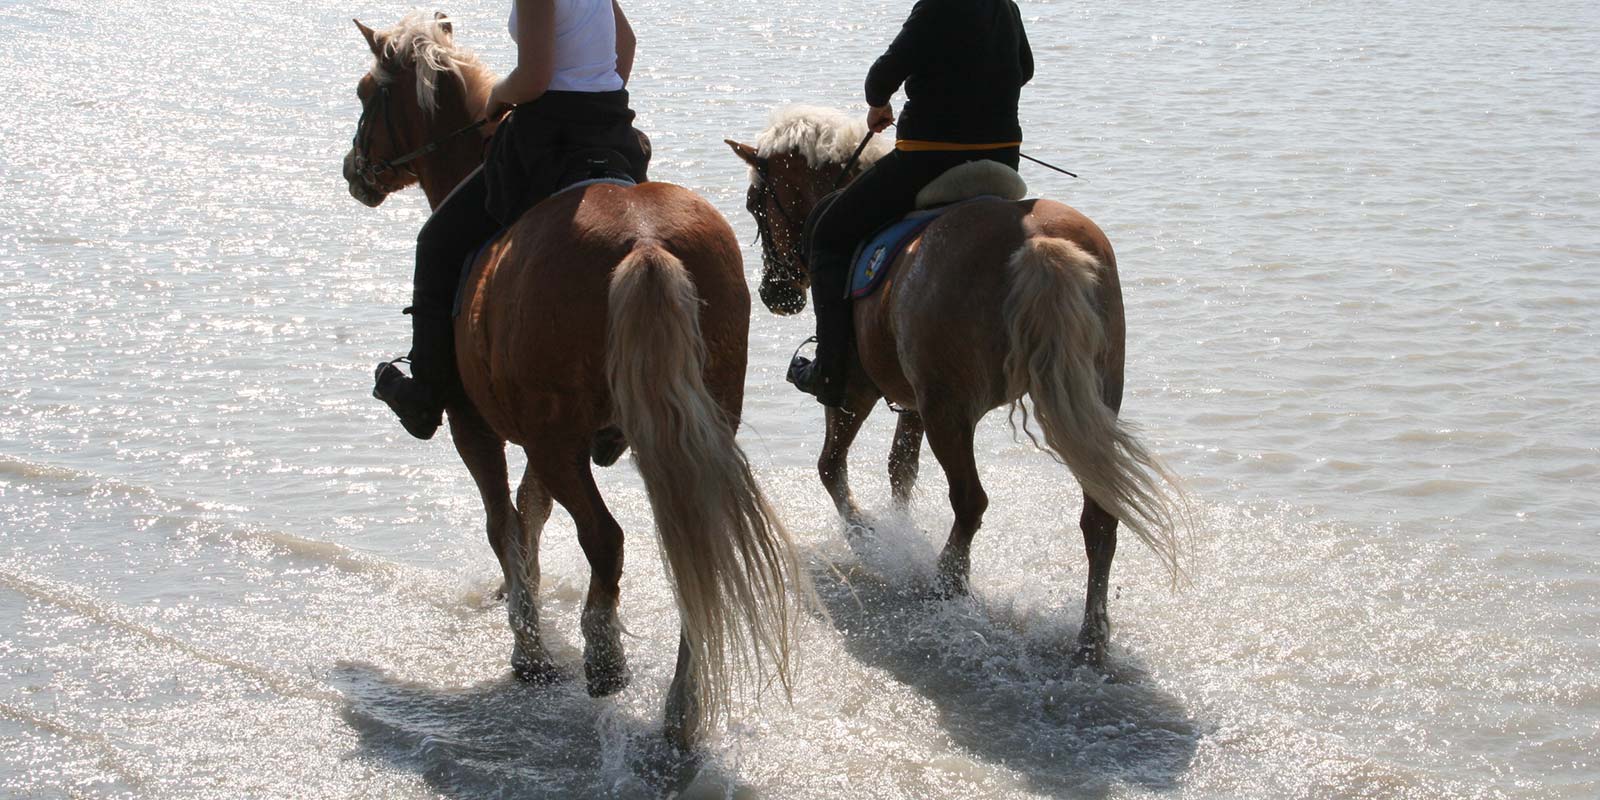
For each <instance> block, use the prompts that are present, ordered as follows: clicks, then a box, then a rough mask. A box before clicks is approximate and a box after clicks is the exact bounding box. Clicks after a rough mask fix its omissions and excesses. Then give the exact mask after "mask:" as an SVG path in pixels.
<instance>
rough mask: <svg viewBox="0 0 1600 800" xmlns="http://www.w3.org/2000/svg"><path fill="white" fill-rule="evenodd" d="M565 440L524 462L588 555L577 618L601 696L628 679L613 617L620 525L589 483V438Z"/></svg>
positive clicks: (593, 686)
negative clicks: (586, 578) (580, 614)
mask: <svg viewBox="0 0 1600 800" xmlns="http://www.w3.org/2000/svg"><path fill="white" fill-rule="evenodd" d="M570 444H571V446H568V447H559V448H554V449H552V450H551V451H549V452H550V453H551V454H552V455H550V456H543V455H540V454H537V453H534V452H532V451H530V452H529V453H528V463H529V468H530V469H534V470H536V473H537V475H538V476H539V480H540V482H541V483H542V484H543V485H544V487H545V489H546V490H548V491H549V493H550V496H551V497H554V498H555V501H556V502H558V503H560V504H561V507H562V508H565V509H566V510H567V513H568V514H571V515H572V521H573V523H574V524H576V525H577V528H578V544H579V545H581V546H582V547H583V554H584V556H585V557H586V558H588V560H589V571H590V577H589V594H588V597H586V598H585V600H584V605H583V623H582V626H583V642H584V645H583V674H584V677H585V678H586V679H587V682H588V687H589V694H590V695H593V696H595V697H602V696H605V695H608V694H613V693H616V692H619V691H621V690H622V689H623V688H624V687H626V686H627V685H628V665H627V660H626V658H625V657H624V655H623V652H622V629H621V626H620V625H619V623H618V622H617V601H618V597H619V594H620V592H621V583H622V527H621V526H620V525H618V524H617V521H616V519H615V518H613V517H612V516H611V511H610V510H609V509H607V508H606V503H605V500H603V499H602V498H601V497H600V489H599V487H597V486H595V483H594V473H593V472H591V471H590V469H589V442H588V441H574V442H571V443H570ZM556 454H558V455H556ZM535 465H537V466H535Z"/></svg>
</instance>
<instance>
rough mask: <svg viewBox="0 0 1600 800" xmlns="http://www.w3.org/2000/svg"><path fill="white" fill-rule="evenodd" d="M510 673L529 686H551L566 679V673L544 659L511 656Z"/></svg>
mask: <svg viewBox="0 0 1600 800" xmlns="http://www.w3.org/2000/svg"><path fill="white" fill-rule="evenodd" d="M511 674H513V675H515V676H517V680H519V681H522V682H523V683H526V684H528V685H530V686H551V685H554V684H557V683H563V682H565V681H566V680H567V677H568V676H567V673H566V672H565V671H563V670H562V669H561V668H560V667H557V666H556V665H555V664H553V663H551V662H550V661H548V660H546V659H542V658H541V659H530V658H520V657H517V656H512V658H511Z"/></svg>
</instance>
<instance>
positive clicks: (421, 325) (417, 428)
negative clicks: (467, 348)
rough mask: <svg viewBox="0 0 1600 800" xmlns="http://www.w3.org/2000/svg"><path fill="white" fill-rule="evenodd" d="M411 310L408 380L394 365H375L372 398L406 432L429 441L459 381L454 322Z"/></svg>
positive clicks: (391, 362) (390, 363)
mask: <svg viewBox="0 0 1600 800" xmlns="http://www.w3.org/2000/svg"><path fill="white" fill-rule="evenodd" d="M408 310H409V311H411V312H412V313H411V356H410V361H411V377H407V376H406V374H405V373H403V372H401V371H400V369H399V368H398V367H396V366H395V364H396V363H397V362H398V361H401V360H405V359H397V360H396V361H386V362H384V363H381V364H379V365H378V369H377V373H376V374H375V375H374V379H375V385H374V386H373V389H372V396H373V397H376V398H378V399H379V400H382V401H383V402H385V403H387V404H388V405H389V408H390V410H392V411H394V413H395V416H398V417H399V418H400V424H401V425H402V426H404V427H405V429H406V433H409V434H411V435H412V436H415V437H416V438H418V439H431V438H433V434H434V432H435V431H437V430H439V424H440V423H441V422H443V421H444V420H443V416H444V406H445V400H446V398H447V397H449V395H450V393H451V390H452V389H453V388H455V387H456V385H457V384H459V382H460V378H459V376H458V375H457V374H456V363H455V362H456V360H455V341H454V330H453V322H452V321H451V319H450V317H449V316H448V315H445V314H435V313H427V312H424V311H421V310H417V309H408Z"/></svg>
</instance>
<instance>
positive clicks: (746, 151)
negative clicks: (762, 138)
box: [722, 139, 766, 169]
mask: <svg viewBox="0 0 1600 800" xmlns="http://www.w3.org/2000/svg"><path fill="white" fill-rule="evenodd" d="M722 141H723V142H726V143H727V145H728V146H729V147H731V148H733V154H734V155H736V156H738V157H739V158H741V159H743V160H744V163H746V164H749V165H750V166H752V167H755V168H756V169H761V167H762V166H764V165H765V164H766V159H764V158H762V157H761V156H760V155H759V154H758V153H756V149H755V148H754V147H751V146H750V145H747V144H739V143H738V142H736V141H734V140H732V139H723V140H722Z"/></svg>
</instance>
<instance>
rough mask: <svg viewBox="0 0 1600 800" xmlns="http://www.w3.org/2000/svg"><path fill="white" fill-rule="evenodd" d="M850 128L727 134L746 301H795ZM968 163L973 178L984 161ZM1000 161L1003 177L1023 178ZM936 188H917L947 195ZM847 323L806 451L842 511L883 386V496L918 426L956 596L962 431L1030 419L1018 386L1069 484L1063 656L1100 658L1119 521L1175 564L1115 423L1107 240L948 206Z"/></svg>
mask: <svg viewBox="0 0 1600 800" xmlns="http://www.w3.org/2000/svg"><path fill="white" fill-rule="evenodd" d="M865 132H866V131H865V126H864V125H863V124H862V123H860V122H853V121H851V120H848V119H847V118H845V117H844V116H843V115H841V114H839V113H837V112H833V111H829V110H826V109H819V108H812V107H803V106H802V107H794V108H789V109H784V110H782V111H780V112H778V113H777V114H775V115H774V116H773V123H772V125H771V126H770V127H769V128H768V129H767V130H766V131H765V132H763V133H762V134H760V136H759V138H757V140H756V145H755V146H754V147H752V146H749V145H745V144H739V143H738V142H734V141H731V140H730V141H728V145H729V146H730V147H732V148H733V150H734V152H735V153H737V154H738V156H739V157H740V158H741V159H743V160H744V161H745V162H746V163H747V164H749V165H750V167H751V184H750V189H749V192H748V195H747V207H748V208H749V210H750V212H751V214H752V215H753V216H754V217H755V219H756V224H757V227H758V229H759V232H760V235H761V238H762V240H763V243H764V255H765V261H766V264H765V274H764V275H763V278H762V284H761V297H762V300H763V301H764V302H765V303H766V305H767V307H768V308H769V309H771V310H772V311H773V312H775V313H778V314H792V313H795V312H797V311H800V310H801V309H803V308H805V302H806V294H805V293H806V289H807V288H808V287H809V285H810V277H809V274H808V271H807V270H806V268H805V266H804V264H803V263H802V257H801V255H800V251H799V247H798V243H799V240H800V234H801V226H802V223H803V221H804V220H805V218H806V216H807V215H808V214H809V213H810V212H811V209H812V208H813V207H814V206H815V205H816V203H817V201H818V200H819V199H820V198H821V197H822V196H823V195H825V194H826V193H827V192H828V191H829V190H830V189H832V187H833V186H834V184H835V182H836V181H838V180H840V179H841V173H842V172H844V170H845V169H846V164H847V160H848V158H849V156H850V155H851V153H852V150H853V149H854V148H855V147H856V145H857V143H858V142H859V141H861V140H862V138H863V136H864V134H865ZM874 155H875V154H874V153H873V152H872V151H869V152H867V153H865V154H864V158H863V160H864V161H868V162H870V160H871V159H872V158H873V157H874ZM977 172H978V173H979V174H980V177H981V175H982V173H983V172H984V169H983V168H980V169H978V170H977ZM1005 172H1006V175H1004V176H1001V177H1008V179H1009V180H1012V181H1017V182H1018V183H1020V181H1018V179H1016V178H1015V174H1014V173H1010V171H1009V170H1005ZM843 177H845V178H849V177H853V176H852V175H845V176H843ZM947 177H949V176H947ZM944 188H948V187H939V188H936V187H929V192H930V193H933V194H939V193H943V194H946V195H948V194H949V192H945V191H942V190H943V189H944ZM956 193H957V195H958V196H959V195H960V194H961V192H960V191H959V189H958V190H957V192H956ZM980 193H981V192H980ZM1021 194H1022V192H1021V191H1018V192H1017V193H1016V196H1019V197H1020V196H1021ZM945 199H946V200H948V199H949V197H948V196H947V197H946V198H945ZM854 323H855V334H856V341H857V343H858V354H857V358H856V359H855V361H854V363H853V364H852V365H851V367H850V377H849V384H850V387H851V388H850V392H849V398H848V400H847V403H846V406H845V408H844V409H842V410H836V409H829V410H828V413H827V434H826V435H827V438H826V441H825V442H824V444H823V451H822V456H821V458H820V459H819V460H818V463H817V469H818V472H819V474H820V475H821V477H822V482H823V485H824V486H826V487H827V489H828V493H829V494H830V495H831V496H832V497H833V500H834V502H835V504H837V506H838V507H839V509H840V511H841V512H842V513H844V514H845V515H847V517H848V516H853V515H854V514H855V505H854V502H853V500H852V499H851V496H850V487H849V484H848V480H847V476H846V471H845V465H846V457H847V455H848V451H849V447H850V442H851V441H852V440H853V439H854V438H855V435H856V433H857V432H858V431H859V430H860V428H861V424H862V422H864V421H865V419H866V417H867V415H868V413H870V412H871V410H872V408H873V406H874V405H875V404H876V403H877V401H878V399H879V398H887V399H888V400H889V401H890V402H892V403H894V404H896V405H898V406H900V407H902V408H904V409H906V413H903V414H901V416H900V426H899V430H898V432H897V434H896V437H895V451H894V453H893V454H892V455H891V479H892V480H893V483H894V488H895V496H896V498H897V499H899V500H901V501H902V502H903V501H904V499H905V498H907V497H909V493H910V489H911V486H910V484H911V482H912V481H914V480H915V476H916V461H917V455H918V451H919V450H920V447H921V435H920V434H921V431H922V430H923V429H924V428H925V429H926V435H927V439H928V442H929V444H930V445H931V446H932V447H933V454H934V456H935V457H936V458H938V460H939V464H940V465H941V466H942V467H944V471H945V474H946V476H947V477H948V478H949V481H950V504H951V506H952V508H953V510H954V511H955V523H954V524H953V525H952V526H951V529H950V537H949V540H948V542H947V543H946V544H945V547H944V550H943V552H942V553H941V554H940V557H939V576H940V583H941V586H942V588H943V589H944V590H945V591H947V592H952V593H965V592H966V591H967V578H968V573H969V571H970V564H971V561H970V552H971V545H972V538H973V535H974V534H976V533H977V531H978V527H979V525H980V524H981V523H982V520H983V513H984V510H985V509H986V508H987V507H988V504H989V498H988V495H987V494H985V493H984V490H983V486H982V484H981V483H980V482H979V480H978V468H977V464H976V463H975V462H974V459H973V437H974V430H975V428H976V426H977V423H978V420H979V419H981V418H982V417H983V416H984V415H985V414H987V413H988V412H989V411H990V410H992V409H995V408H997V407H1000V406H1002V405H1007V404H1009V405H1011V407H1012V412H1013V413H1012V422H1013V425H1015V423H1016V419H1017V412H1018V411H1020V412H1021V416H1022V420H1023V423H1022V424H1023V428H1024V430H1028V410H1027V407H1025V406H1024V405H1023V403H1022V399H1023V396H1024V395H1027V397H1028V398H1029V399H1030V401H1031V405H1032V409H1033V411H1032V416H1033V418H1034V419H1035V421H1036V422H1037V424H1038V427H1039V428H1040V429H1041V432H1042V435H1043V440H1044V441H1043V443H1040V442H1039V439H1038V438H1037V437H1035V436H1034V434H1033V432H1032V431H1028V434H1029V437H1030V438H1032V439H1033V441H1034V443H1035V444H1036V445H1038V446H1039V447H1041V448H1042V449H1045V450H1047V451H1048V452H1049V453H1051V455H1053V456H1054V457H1055V458H1056V459H1057V460H1059V461H1061V462H1062V463H1064V464H1066V465H1067V467H1068V468H1069V469H1070V470H1071V471H1072V473H1073V474H1074V476H1076V478H1077V479H1078V482H1079V483H1080V484H1081V485H1082V487H1083V493H1084V498H1085V499H1084V507H1083V516H1082V519H1081V522H1080V526H1081V527H1082V530H1083V536H1084V542H1085V546H1086V549H1087V551H1088V556H1089V584H1088V592H1087V598H1086V601H1085V606H1084V619H1083V627H1082V629H1081V631H1080V633H1079V635H1078V651H1077V652H1078V656H1079V658H1081V659H1083V660H1085V661H1087V662H1089V663H1091V664H1094V665H1101V664H1103V663H1104V660H1105V653H1106V647H1107V645H1108V644H1109V641H1110V636H1111V623H1110V618H1109V616H1108V614H1107V611H1106V589H1107V586H1108V585H1109V581H1110V573H1111V559H1112V556H1113V554H1114V553H1115V550H1116V543H1117V524H1118V521H1119V520H1120V521H1121V522H1122V523H1123V524H1126V525H1127V526H1128V527H1129V528H1130V529H1132V530H1133V532H1134V533H1135V534H1136V535H1137V536H1138V537H1139V538H1140V539H1141V540H1143V541H1144V542H1145V543H1146V544H1148V545H1149V546H1150V547H1151V548H1152V549H1153V550H1154V551H1155V553H1156V554H1157V556H1158V557H1160V559H1161V560H1162V562H1163V564H1164V565H1165V566H1166V567H1167V568H1168V569H1169V570H1170V571H1171V574H1172V575H1174V576H1176V575H1177V570H1178V541H1177V538H1176V525H1175V521H1176V520H1175V518H1176V516H1177V513H1176V509H1177V506H1176V505H1175V504H1174V500H1175V499H1177V498H1179V497H1181V494H1179V493H1177V492H1175V491H1174V492H1169V491H1168V488H1169V487H1173V488H1175V487H1174V486H1173V483H1172V481H1171V479H1170V477H1169V476H1168V473H1167V472H1166V471H1165V470H1164V469H1163V468H1162V467H1161V465H1160V464H1159V463H1158V462H1157V461H1156V459H1155V458H1154V457H1153V456H1152V455H1151V454H1150V453H1149V452H1148V451H1147V450H1146V449H1145V448H1144V446H1143V445H1141V444H1140V443H1139V442H1138V441H1137V440H1136V439H1135V438H1134V437H1133V435H1132V434H1131V433H1130V432H1129V430H1128V429H1127V428H1126V427H1125V426H1124V425H1123V424H1121V423H1120V422H1119V421H1118V419H1117V411H1118V409H1119V407H1120V405H1121V403H1122V381H1123V336H1124V323H1123V316H1122V295H1121V289H1120V286H1119V284H1118V281H1117V262H1116V257H1115V256H1114V255H1113V254H1112V251H1111V243H1110V242H1109V241H1107V239H1106V236H1105V234H1103V233H1102V232H1101V231H1100V229H1099V228H1098V227H1096V226H1095V224H1094V223H1093V222H1090V221H1089V219H1088V218H1086V217H1084V216H1083V215H1082V214H1080V213H1078V212H1077V211H1074V210H1073V209H1071V208H1068V207H1067V206H1065V205H1062V204H1061V203H1057V202H1053V201H1050V200H1027V201H1021V202H1014V201H1006V200H999V199H989V200H976V201H973V202H969V203H966V204H963V205H961V206H959V207H957V208H955V209H953V210H951V211H950V212H948V213H947V214H945V216H943V217H941V218H940V219H939V220H938V221H936V222H934V223H933V224H932V225H930V226H929V227H928V228H926V229H925V230H924V231H923V232H922V234H921V235H920V236H919V237H918V238H917V239H916V240H915V241H914V242H913V243H912V245H911V246H910V247H909V248H908V249H907V251H906V252H905V254H903V255H902V256H901V257H900V258H899V259H898V260H896V261H895V262H894V263H893V265H892V266H891V267H890V271H889V274H888V277H887V278H886V279H885V283H884V286H883V288H881V289H880V290H878V293H877V294H876V295H873V296H869V297H867V298H865V299H863V300H860V301H857V302H856V303H855V307H854Z"/></svg>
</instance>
